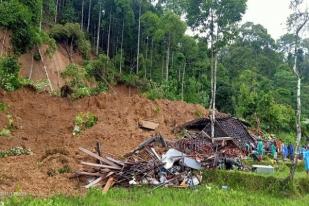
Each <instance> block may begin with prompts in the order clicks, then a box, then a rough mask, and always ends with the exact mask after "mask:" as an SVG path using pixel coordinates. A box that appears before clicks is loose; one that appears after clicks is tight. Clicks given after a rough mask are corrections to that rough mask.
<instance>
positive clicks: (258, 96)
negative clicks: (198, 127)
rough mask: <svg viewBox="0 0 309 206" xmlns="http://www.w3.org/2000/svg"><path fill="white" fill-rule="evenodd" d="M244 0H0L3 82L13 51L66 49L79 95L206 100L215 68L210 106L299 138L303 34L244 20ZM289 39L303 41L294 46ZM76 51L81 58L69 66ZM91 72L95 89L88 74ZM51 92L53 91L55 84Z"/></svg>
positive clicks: (12, 78)
mask: <svg viewBox="0 0 309 206" xmlns="http://www.w3.org/2000/svg"><path fill="white" fill-rule="evenodd" d="M246 4H247V1H246V0H204V1H201V0H169V1H167V0H155V1H154V0H31V1H28V0H1V3H0V28H1V29H2V30H4V31H5V32H11V33H12V45H13V52H12V53H10V55H8V56H5V57H1V58H0V87H1V88H2V89H5V90H8V91H13V90H15V89H17V88H19V87H21V86H22V85H23V84H25V82H28V80H27V79H23V78H21V77H19V75H18V74H19V65H18V62H17V58H18V56H19V55H21V54H23V53H27V52H31V54H32V56H33V58H34V59H35V60H40V58H41V57H40V56H41V51H40V49H39V47H40V45H48V49H47V50H46V52H47V53H53V52H54V51H55V49H56V48H57V46H59V45H62V46H63V47H64V48H66V51H67V54H68V56H69V58H70V60H71V64H70V65H69V66H68V67H67V69H66V71H65V72H63V73H62V74H61V75H62V76H63V77H64V78H66V77H71V79H72V77H73V80H71V81H70V82H69V84H70V87H71V88H73V90H74V95H75V97H76V98H80V97H83V96H88V95H92V94H96V93H98V92H101V91H105V90H106V89H107V88H108V87H109V85H112V84H116V83H123V84H127V85H131V86H135V87H138V88H139V89H140V90H141V91H143V94H144V95H145V96H146V97H148V98H150V99H163V98H164V99H171V100H183V101H186V102H189V103H199V104H201V105H203V106H204V107H206V108H208V107H210V104H211V102H210V99H211V87H212V86H213V83H212V80H211V75H212V71H213V69H212V67H214V66H215V68H217V69H216V70H217V71H216V72H217V75H216V78H217V80H216V82H217V84H216V89H217V92H216V108H217V110H218V111H221V112H225V113H230V114H232V115H234V116H236V117H238V118H241V119H243V120H245V121H247V122H249V123H250V124H251V126H252V127H253V128H257V130H261V131H263V132H264V133H265V134H268V135H270V134H275V135H276V136H277V137H278V138H280V139H282V140H285V141H292V142H294V141H295V121H296V119H295V112H296V85H297V77H296V76H295V74H294V73H293V65H294V58H295V56H297V59H298V61H297V66H298V68H299V70H300V73H301V79H302V93H301V98H302V123H303V124H302V128H303V130H304V134H303V136H306V135H308V131H309V130H308V128H309V125H308V119H309V71H308V70H309V58H308V57H309V39H306V38H301V37H298V36H295V34H293V33H291V32H290V33H287V34H285V35H283V36H281V37H280V38H279V39H273V38H272V37H271V35H270V34H269V33H268V32H267V29H266V28H264V27H263V25H259V24H254V23H252V22H245V23H244V22H242V17H243V15H244V14H245V12H246V8H247V5H246ZM295 39H298V42H299V46H298V48H297V49H294V48H295ZM73 53H79V54H81V55H82V57H83V58H84V63H83V64H82V65H79V64H76V63H74V60H73V58H72V56H73ZM89 79H92V80H93V81H95V82H96V87H89V85H88V84H87V83H86V81H89ZM51 90H53V88H51Z"/></svg>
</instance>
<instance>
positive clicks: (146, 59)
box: [144, 36, 148, 79]
mask: <svg viewBox="0 0 309 206" xmlns="http://www.w3.org/2000/svg"><path fill="white" fill-rule="evenodd" d="M147 62H148V36H147V39H146V55H145V76H144V78H145V79H146V78H147Z"/></svg>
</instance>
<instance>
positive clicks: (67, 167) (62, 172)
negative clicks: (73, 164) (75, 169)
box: [58, 165, 72, 174]
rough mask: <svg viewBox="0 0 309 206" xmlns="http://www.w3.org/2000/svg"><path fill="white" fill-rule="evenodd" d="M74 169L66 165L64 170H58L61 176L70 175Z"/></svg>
mask: <svg viewBox="0 0 309 206" xmlns="http://www.w3.org/2000/svg"><path fill="white" fill-rule="evenodd" d="M71 171H72V169H71V168H70V166H68V165H64V166H63V167H62V168H59V169H58V173H59V174H64V173H70V172H71Z"/></svg>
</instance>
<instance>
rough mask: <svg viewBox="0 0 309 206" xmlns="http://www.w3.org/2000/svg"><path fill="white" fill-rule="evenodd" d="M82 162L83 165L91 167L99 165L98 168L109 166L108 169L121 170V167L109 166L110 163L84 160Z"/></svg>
mask: <svg viewBox="0 0 309 206" xmlns="http://www.w3.org/2000/svg"><path fill="white" fill-rule="evenodd" d="M81 164H82V165H86V166H91V167H98V168H107V169H114V170H120V168H119V167H113V166H109V165H102V164H96V163H91V162H84V161H81Z"/></svg>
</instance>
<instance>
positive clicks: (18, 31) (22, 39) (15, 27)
mask: <svg viewBox="0 0 309 206" xmlns="http://www.w3.org/2000/svg"><path fill="white" fill-rule="evenodd" d="M41 4H42V2H41V0H33V1H22V0H10V1H3V2H2V3H1V6H0V27H4V28H6V29H8V30H10V31H12V44H13V48H14V51H15V52H17V53H24V52H26V51H27V50H29V49H31V48H32V47H33V46H34V45H35V44H36V40H35V39H36V35H37V33H38V28H37V26H38V23H39V19H40V10H41V9H40V8H41Z"/></svg>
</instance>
